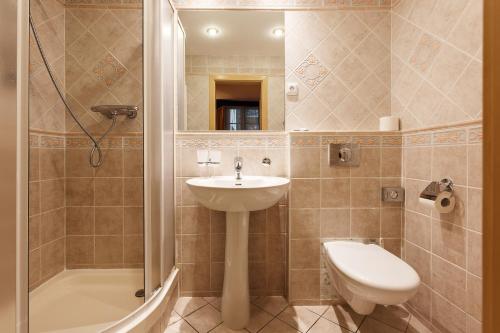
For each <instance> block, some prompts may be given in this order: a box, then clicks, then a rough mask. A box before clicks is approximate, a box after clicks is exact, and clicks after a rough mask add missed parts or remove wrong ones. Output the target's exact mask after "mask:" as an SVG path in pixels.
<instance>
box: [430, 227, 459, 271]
mask: <svg viewBox="0 0 500 333" xmlns="http://www.w3.org/2000/svg"><path fill="white" fill-rule="evenodd" d="M465 238H466V232H465V230H464V229H462V228H460V227H457V226H454V225H453V224H450V223H440V222H436V221H433V222H432V250H433V252H434V253H435V254H437V255H438V256H440V257H442V258H444V259H446V260H449V261H450V262H452V263H454V264H456V265H458V266H460V267H465V260H466V258H465V257H466V255H465V251H466V247H467V244H466V241H465Z"/></svg>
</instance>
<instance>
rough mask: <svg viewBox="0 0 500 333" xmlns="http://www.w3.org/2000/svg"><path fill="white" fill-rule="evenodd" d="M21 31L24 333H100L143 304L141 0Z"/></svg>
mask: <svg viewBox="0 0 500 333" xmlns="http://www.w3.org/2000/svg"><path fill="white" fill-rule="evenodd" d="M30 28H31V30H30V72H29V135H30V147H29V148H30V155H29V216H30V217H29V290H30V293H29V331H30V332H52V331H57V332H68V333H69V332H98V331H100V330H102V329H104V328H106V327H108V326H109V325H110V324H112V323H114V322H116V321H117V320H120V319H121V318H123V317H125V316H126V315H128V314H129V313H131V312H132V311H134V310H135V309H137V308H138V307H140V306H141V305H142V304H143V303H144V301H145V293H144V288H145V287H144V281H145V277H144V270H145V267H144V265H145V255H144V252H145V251H144V249H145V246H144V243H145V241H144V235H145V232H144V229H145V227H144V159H143V156H144V153H143V150H144V126H143V124H144V115H143V6H142V0H136V1H127V2H126V3H122V1H119V0H117V1H115V2H114V1H103V2H98V3H96V2H95V1H90V0H89V1H81V0H66V1H60V0H31V1H30ZM150 283H151V282H150ZM153 283H155V282H153ZM158 283H159V282H158ZM147 295H148V293H147V292H146V297H147Z"/></svg>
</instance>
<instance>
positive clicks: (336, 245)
mask: <svg viewBox="0 0 500 333" xmlns="http://www.w3.org/2000/svg"><path fill="white" fill-rule="evenodd" d="M323 246H324V247H325V249H326V251H327V253H328V256H329V258H330V260H331V262H332V263H333V264H334V265H335V266H336V267H337V268H338V269H339V270H340V271H341V272H342V273H343V274H345V275H346V276H348V277H349V278H351V279H353V280H355V281H357V282H359V283H362V284H364V285H367V286H370V287H373V288H380V289H387V290H394V291H399V290H408V289H413V288H417V287H418V285H419V284H420V278H419V276H418V274H417V272H415V270H414V269H413V268H412V267H411V266H410V265H408V264H407V263H405V262H404V261H403V260H401V259H400V258H398V257H396V256H395V255H393V254H392V253H390V252H389V251H387V250H384V249H383V248H381V247H380V246H378V245H375V244H363V243H358V242H352V241H332V242H326V243H324V244H323Z"/></svg>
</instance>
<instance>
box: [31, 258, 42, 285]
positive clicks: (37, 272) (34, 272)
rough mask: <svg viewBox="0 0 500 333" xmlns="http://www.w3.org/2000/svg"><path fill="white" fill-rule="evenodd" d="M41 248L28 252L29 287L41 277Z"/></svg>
mask: <svg viewBox="0 0 500 333" xmlns="http://www.w3.org/2000/svg"><path fill="white" fill-rule="evenodd" d="M41 252H42V251H41V249H36V250H34V251H30V252H29V263H28V284H29V286H30V288H31V287H32V286H33V285H35V284H36V283H37V282H38V281H40V279H41V277H42V276H41V274H42V273H41V271H42V269H41Z"/></svg>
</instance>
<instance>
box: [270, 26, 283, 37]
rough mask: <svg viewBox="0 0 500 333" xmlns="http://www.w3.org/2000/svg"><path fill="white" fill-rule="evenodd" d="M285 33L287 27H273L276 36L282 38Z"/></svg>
mask: <svg viewBox="0 0 500 333" xmlns="http://www.w3.org/2000/svg"><path fill="white" fill-rule="evenodd" d="M284 35H285V29H283V28H274V29H273V36H274V37H276V38H281V37H283V36H284Z"/></svg>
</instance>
